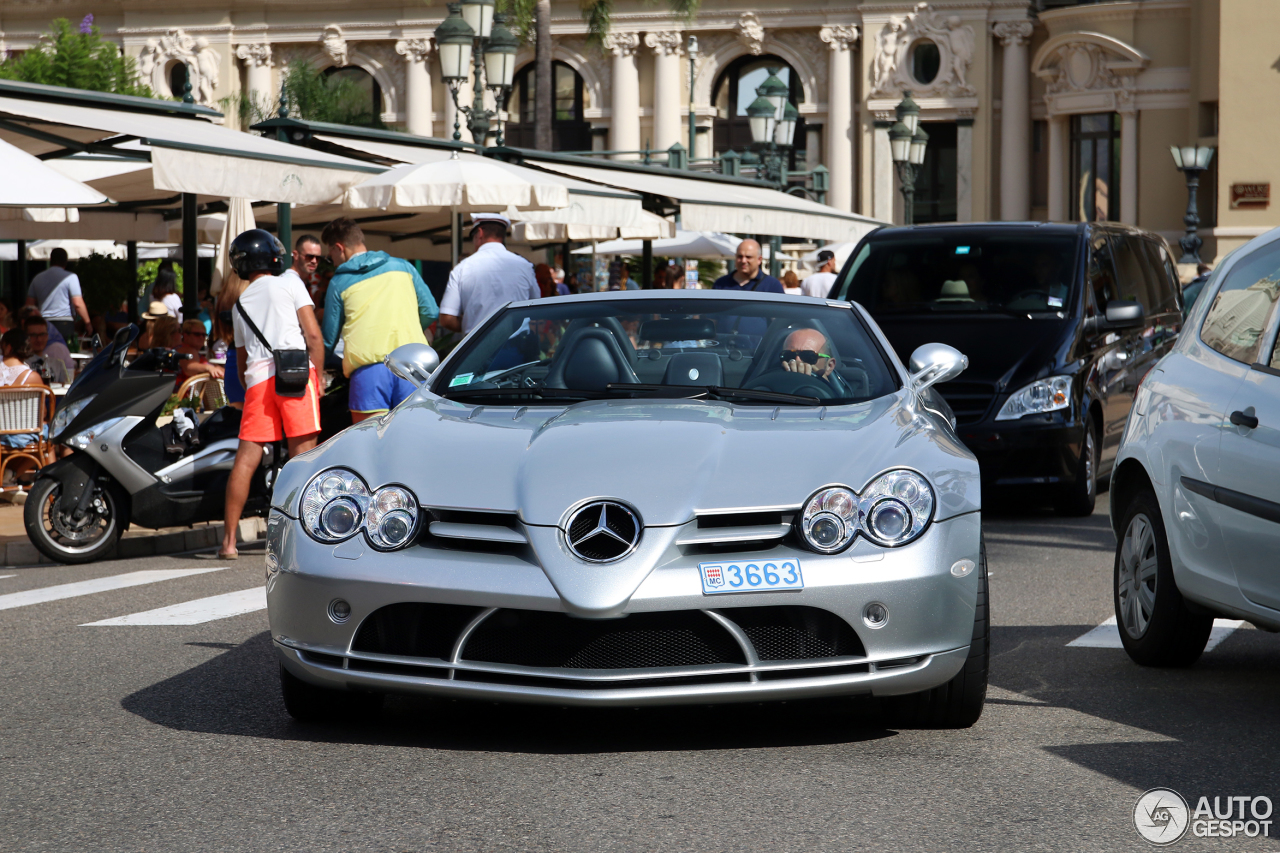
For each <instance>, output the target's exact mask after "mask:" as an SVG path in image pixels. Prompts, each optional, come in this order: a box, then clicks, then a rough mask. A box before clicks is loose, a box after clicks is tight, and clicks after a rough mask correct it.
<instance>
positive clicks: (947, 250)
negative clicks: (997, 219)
mask: <svg viewBox="0 0 1280 853" xmlns="http://www.w3.org/2000/svg"><path fill="white" fill-rule="evenodd" d="M1075 264H1076V240H1075V238H1074V237H1073V236H1069V235H1064V236H1057V237H1055V236H1041V235H1028V236H1019V235H998V234H993V235H975V234H962V235H957V236H954V237H953V236H950V235H921V236H919V237H911V238H908V239H895V240H882V241H879V242H876V241H874V240H873V241H871V242H869V243H867V244H866V245H864V246H863V248H862V250H861V251H860V252H859V253H858V257H857V258H856V259H855V263H854V264H853V265H851V267H850V268H849V270H848V271H847V272H846V277H847V279H848V280H847V281H843V282H841V283H840V288H839V290H838V292H840V293H842V294H843V297H844V298H845V299H850V300H853V301H856V302H858V303H860V304H861V305H863V306H864V307H866V309H867V310H868V311H871V312H872V313H873V314H892V313H925V312H927V313H974V312H984V311H993V312H1004V313H1009V312H1017V313H1027V312H1034V311H1051V312H1057V311H1063V310H1066V307H1067V305H1068V303H1069V302H1070V300H1071V297H1072V295H1073V294H1072V291H1073V288H1072V282H1073V281H1074V280H1075Z"/></svg>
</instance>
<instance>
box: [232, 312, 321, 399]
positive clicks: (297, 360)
mask: <svg viewBox="0 0 1280 853" xmlns="http://www.w3.org/2000/svg"><path fill="white" fill-rule="evenodd" d="M236 310H237V311H239V312H240V316H241V317H243V318H244V321H245V322H246V323H248V324H249V328H250V329H252V330H253V333H254V334H255V335H257V336H258V340H260V341H262V345H263V346H264V347H266V348H267V350H268V352H270V353H271V357H272V358H273V359H275V363H276V393H277V394H279V395H280V396H281V397H301V396H302V395H303V394H305V393H306V391H307V382H308V381H310V379H311V357H310V356H309V355H308V354H307V351H306V350H304V349H272V347H271V342H270V341H268V340H267V338H266V335H264V334H262V330H261V329H259V328H258V325H257V324H256V323H254V322H253V320H251V319H250V318H249V313H248V312H247V311H245V310H244V306H243V305H241V304H240V300H239V299H237V300H236Z"/></svg>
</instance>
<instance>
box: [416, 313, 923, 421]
mask: <svg viewBox="0 0 1280 853" xmlns="http://www.w3.org/2000/svg"><path fill="white" fill-rule="evenodd" d="M463 348H464V349H463V350H462V351H461V352H460V353H458V354H457V356H456V357H454V358H451V359H449V363H448V364H446V365H444V366H443V367H442V368H441V369H440V371H438V372H437V374H436V376H435V377H434V379H433V382H432V387H433V389H434V390H435V392H436V393H437V394H440V395H441V396H444V397H448V398H449V399H453V400H458V401H460V402H468V403H485V404H491V405H503V404H506V405H520V406H523V405H564V404H566V403H572V402H575V401H580V400H591V399H627V398H637V397H646V398H674V399H715V400H727V401H731V402H734V403H746V404H764V405H772V406H777V405H808V406H812V405H818V404H822V405H833V404H834V405H838V404H844V403H857V402H862V401H865V400H870V399H873V398H876V397H881V396H884V395H885V394H890V393H892V392H894V391H896V390H897V389H898V387H899V385H898V378H897V374H896V372H894V371H892V370H891V369H890V366H889V362H888V360H887V357H886V356H885V354H884V353H883V351H882V350H881V349H880V347H879V346H878V345H877V343H876V341H875V339H874V338H873V337H872V336H871V334H870V332H869V331H868V329H867V327H866V326H865V325H864V323H863V321H862V320H861V319H860V318H859V317H857V316H856V315H855V313H854V312H853V311H850V310H849V309H848V308H837V307H833V306H828V305H822V304H812V303H810V302H807V301H800V300H796V301H783V300H781V299H779V300H763V299H762V300H758V301H757V300H741V299H723V298H716V297H711V296H708V297H705V298H703V297H694V296H683V297H673V298H658V299H609V298H606V299H585V300H565V301H561V300H553V301H549V302H547V303H545V304H534V305H531V306H522V307H510V308H506V309H504V310H503V311H502V312H500V313H499V314H498V315H497V316H496V317H494V318H493V319H492V320H490V321H489V322H487V323H486V324H485V325H484V326H482V327H481V328H480V329H478V330H476V332H475V333H474V334H473V335H472V336H471V338H470V339H468V340H467V341H466V342H465V343H464V344H463Z"/></svg>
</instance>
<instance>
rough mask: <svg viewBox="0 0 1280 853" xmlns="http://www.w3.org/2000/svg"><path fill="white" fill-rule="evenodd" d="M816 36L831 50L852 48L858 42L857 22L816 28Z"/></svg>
mask: <svg viewBox="0 0 1280 853" xmlns="http://www.w3.org/2000/svg"><path fill="white" fill-rule="evenodd" d="M818 38H819V39H821V40H822V41H823V42H825V43H826V45H827V46H828V47H830V48H831V49H832V50H852V49H853V46H854V45H855V44H857V43H858V26H857V24H838V25H836V26H833V27H823V28H822V29H820V30H818Z"/></svg>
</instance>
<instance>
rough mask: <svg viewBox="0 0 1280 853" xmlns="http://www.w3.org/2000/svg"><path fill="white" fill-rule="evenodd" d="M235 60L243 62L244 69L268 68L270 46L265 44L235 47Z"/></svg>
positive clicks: (269, 65) (269, 63)
mask: <svg viewBox="0 0 1280 853" xmlns="http://www.w3.org/2000/svg"><path fill="white" fill-rule="evenodd" d="M236 59H238V60H240V61H241V62H243V63H244V64H245V67H246V68H250V67H257V68H264V67H265V68H270V67H271V45H269V44H265V43H262V44H241V45H237V46H236Z"/></svg>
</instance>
